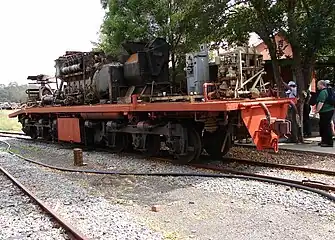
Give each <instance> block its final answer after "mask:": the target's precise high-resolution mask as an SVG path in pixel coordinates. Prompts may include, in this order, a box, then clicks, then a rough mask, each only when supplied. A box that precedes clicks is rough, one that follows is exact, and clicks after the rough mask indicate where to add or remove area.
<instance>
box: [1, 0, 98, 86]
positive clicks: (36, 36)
mask: <svg viewBox="0 0 335 240" xmlns="http://www.w3.org/2000/svg"><path fill="white" fill-rule="evenodd" d="M103 16H104V11H103V9H102V8H101V5H100V1H99V0H1V1H0V47H1V51H0V52H1V55H0V69H1V75H0V83H4V84H8V83H9V82H11V81H16V82H18V83H20V84H25V83H28V81H27V76H28V75H37V74H42V73H43V74H47V75H50V76H54V74H55V69H54V60H55V59H57V58H58V57H59V56H61V55H63V54H64V53H65V51H68V50H78V51H90V50H91V49H92V47H93V46H92V44H91V41H97V39H98V32H99V28H100V25H101V23H102V20H103Z"/></svg>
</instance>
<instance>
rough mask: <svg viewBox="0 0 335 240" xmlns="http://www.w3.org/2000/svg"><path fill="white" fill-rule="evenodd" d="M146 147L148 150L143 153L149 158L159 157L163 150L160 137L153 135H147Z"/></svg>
mask: <svg viewBox="0 0 335 240" xmlns="http://www.w3.org/2000/svg"><path fill="white" fill-rule="evenodd" d="M145 146H146V149H147V150H146V151H144V152H143V153H144V154H145V155H146V156H147V157H153V156H157V155H158V154H159V151H160V150H161V137H160V135H152V134H149V135H147V137H146V143H145Z"/></svg>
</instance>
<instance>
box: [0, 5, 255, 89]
mask: <svg viewBox="0 0 335 240" xmlns="http://www.w3.org/2000/svg"><path fill="white" fill-rule="evenodd" d="M103 16H104V11H103V9H102V8H101V5H100V1H99V0H0V47H1V56H0V69H1V75H0V83H3V84H8V83H9V82H11V81H16V82H18V83H19V84H26V83H28V81H27V76H28V75H38V74H46V75H49V76H54V74H55V69H54V65H55V64H54V60H55V59H57V58H58V57H59V56H61V55H63V54H64V53H65V51H68V50H76V51H90V50H91V49H92V44H91V41H97V39H98V32H99V29H100V25H101V23H102V20H103ZM252 39H255V36H253V37H252ZM255 40H256V39H255ZM255 40H254V41H255ZM254 41H252V42H254Z"/></svg>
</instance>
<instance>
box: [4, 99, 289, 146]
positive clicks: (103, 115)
mask: <svg viewBox="0 0 335 240" xmlns="http://www.w3.org/2000/svg"><path fill="white" fill-rule="evenodd" d="M291 101H292V99H288V98H274V97H268V98H259V99H252V100H245V99H233V100H226V101H222V100H221V101H205V102H160V103H141V102H140V101H138V100H137V97H136V96H132V103H131V104H98V105H89V106H70V107H66V106H58V107H56V106H55V107H33V108H26V109H21V110H19V111H17V112H14V113H12V114H10V115H9V117H12V118H13V117H16V116H18V115H20V114H27V115H29V114H55V115H61V114H68V115H72V114H73V115H74V114H76V115H81V117H83V118H84V119H116V118H120V117H121V116H122V115H131V114H132V113H135V112H148V113H152V114H155V113H164V112H174V113H178V112H179V113H187V112H189V113H194V114H196V113H197V112H208V113H220V112H226V111H235V110H239V111H240V112H241V117H242V120H243V122H244V124H245V126H246V127H247V129H248V131H249V133H250V135H251V137H252V139H253V141H254V143H255V144H256V146H257V149H258V150H262V149H265V148H273V149H274V150H275V151H278V136H277V134H276V133H275V132H274V130H273V127H272V124H273V123H274V121H275V120H276V119H285V117H286V113H287V108H288V105H289V104H290V102H291ZM70 126H71V127H70ZM58 136H59V139H60V140H63V141H72V142H80V129H79V119H77V118H58Z"/></svg>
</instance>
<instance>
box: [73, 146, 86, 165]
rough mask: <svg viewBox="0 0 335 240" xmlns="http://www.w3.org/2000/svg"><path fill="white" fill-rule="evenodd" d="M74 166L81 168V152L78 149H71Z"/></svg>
mask: <svg viewBox="0 0 335 240" xmlns="http://www.w3.org/2000/svg"><path fill="white" fill-rule="evenodd" d="M73 160H74V166H83V165H84V163H83V150H82V149H80V148H75V149H73Z"/></svg>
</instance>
